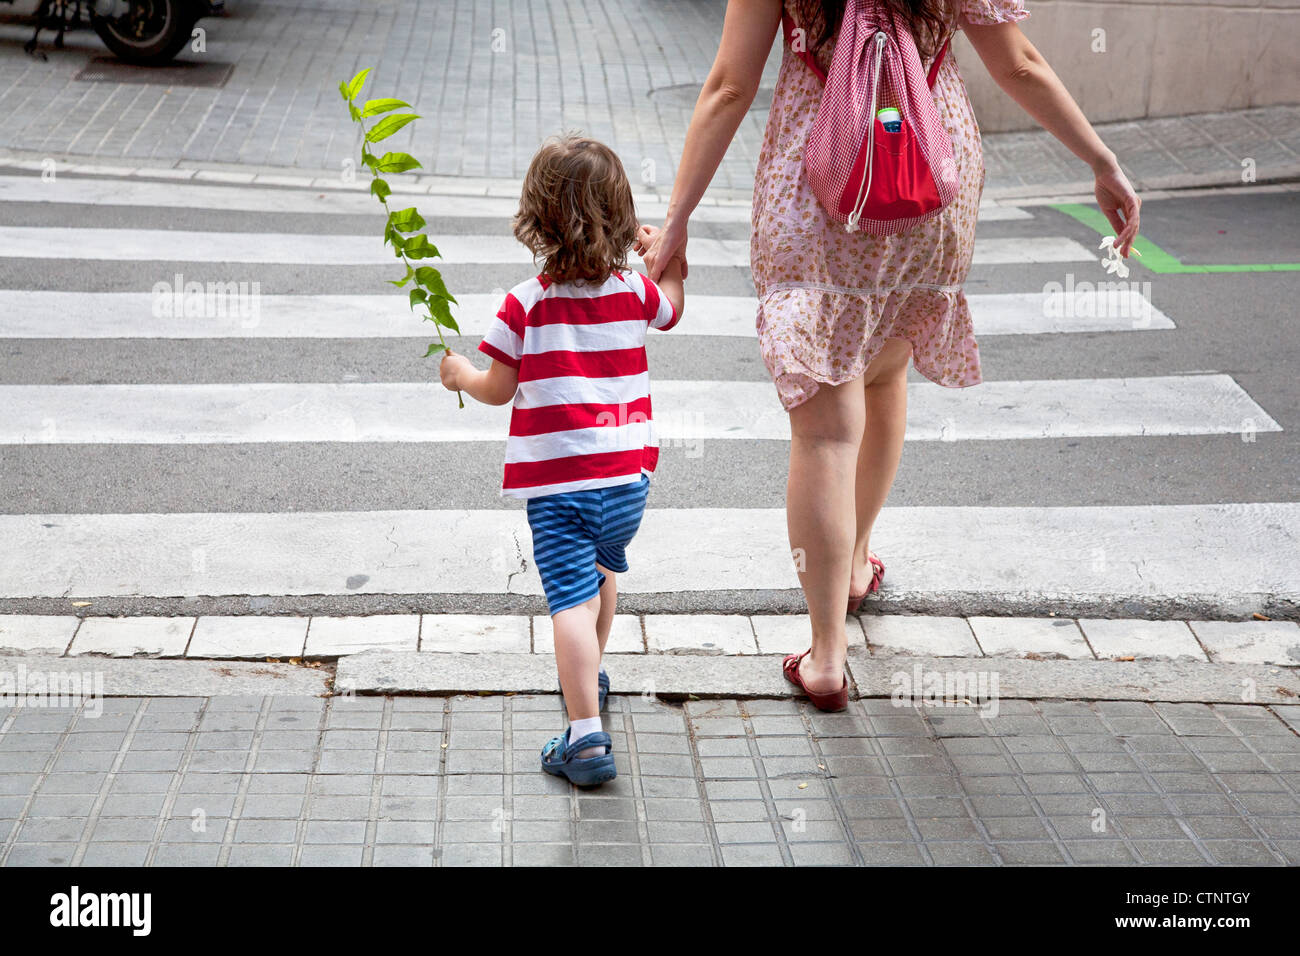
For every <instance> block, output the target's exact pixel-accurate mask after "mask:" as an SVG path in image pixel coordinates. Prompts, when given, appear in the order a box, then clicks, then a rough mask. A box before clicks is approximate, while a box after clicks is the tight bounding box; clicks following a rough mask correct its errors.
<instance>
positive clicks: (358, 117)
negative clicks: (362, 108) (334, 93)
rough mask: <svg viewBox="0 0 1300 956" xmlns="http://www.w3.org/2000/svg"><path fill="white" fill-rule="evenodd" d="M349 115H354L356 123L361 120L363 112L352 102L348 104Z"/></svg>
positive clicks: (353, 119) (353, 118)
mask: <svg viewBox="0 0 1300 956" xmlns="http://www.w3.org/2000/svg"><path fill="white" fill-rule="evenodd" d="M348 115H349V116H351V117H352V121H353V122H354V123H360V122H361V113H360V112H359V111H358V110H357V108H356V107H355V106H353V105H352V104H351V103H349V104H348Z"/></svg>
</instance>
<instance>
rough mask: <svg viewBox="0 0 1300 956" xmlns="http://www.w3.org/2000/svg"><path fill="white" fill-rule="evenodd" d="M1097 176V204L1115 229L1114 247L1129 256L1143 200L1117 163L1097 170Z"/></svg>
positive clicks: (1136, 231) (1136, 233) (1123, 254)
mask: <svg viewBox="0 0 1300 956" xmlns="http://www.w3.org/2000/svg"><path fill="white" fill-rule="evenodd" d="M1096 177H1097V188H1096V194H1097V205H1098V206H1099V207H1100V208H1101V211H1102V213H1103V214H1104V215H1105V216H1106V220H1107V221H1108V222H1109V223H1110V224H1111V227H1112V228H1114V230H1115V248H1116V249H1118V250H1119V254H1120V255H1121V256H1123V257H1124V258H1128V254H1129V250H1130V249H1131V248H1132V247H1133V240H1134V239H1136V238H1137V235H1138V225H1139V220H1140V218H1141V215H1140V210H1141V208H1142V200H1141V199H1139V198H1138V194H1137V193H1136V192H1134V190H1133V185H1132V184H1131V183H1130V182H1129V181H1128V177H1127V176H1125V175H1124V172H1123V170H1121V169H1120V168H1119V163H1111V164H1110V165H1108V166H1105V167H1103V168H1101V169H1099V170H1097V171H1096Z"/></svg>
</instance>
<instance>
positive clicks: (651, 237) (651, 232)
mask: <svg viewBox="0 0 1300 956" xmlns="http://www.w3.org/2000/svg"><path fill="white" fill-rule="evenodd" d="M661 232H663V230H662V229H660V228H659V227H658V226H645V225H642V226H637V229H636V240H635V241H634V242H633V243H632V250H633V251H634V252H635V253H636V254H637V255H638V256H641V257H642V258H645V254H646V252H648V251H649V249H650V247H651V246H652V245H653V244H654V241H655V238H656V237H657V236H658V235H659V233H661ZM673 259H676V260H677V261H679V262H680V263H681V264H682V275H683V276H685V275H686V254H685V253H684V252H675V253H673V255H672V258H670V259H669V260H668V261H669V262H672V261H673Z"/></svg>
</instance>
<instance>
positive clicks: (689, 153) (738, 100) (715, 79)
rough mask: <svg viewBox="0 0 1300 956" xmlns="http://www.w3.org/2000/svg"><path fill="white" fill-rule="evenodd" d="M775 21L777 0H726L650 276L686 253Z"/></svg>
mask: <svg viewBox="0 0 1300 956" xmlns="http://www.w3.org/2000/svg"><path fill="white" fill-rule="evenodd" d="M780 23H781V0H730V2H729V3H728V4H727V15H726V18H725V19H724V20H723V23H722V42H721V43H720V44H719V46H718V55H717V57H716V58H715V59H714V61H713V68H712V69H711V70H709V76H708V79H706V80H705V81H704V87H703V89H701V90H700V97H699V99H698V100H696V102H695V112H694V113H692V114H691V125H690V127H689V128H688V129H687V131H686V144H685V146H684V147H683V149H682V158H681V162H680V163H678V166H677V178H676V179H675V180H673V191H672V196H671V197H670V198H669V200H668V211H667V214H666V217H665V219H664V226H663V230H662V231H661V232H660V233H659V235H658V236H656V237H655V241H654V242H653V243H652V244H651V246H650V249H649V251H647V253H646V255H645V256H644V259H645V265H646V271H647V272H648V273H649V275H650V278H651V279H654V280H655V281H658V280H659V277H660V276H661V275H662V274H663V270H664V266H665V265H666V264H667V263H668V260H669V259H670V258H672V256H673V255H674V254H675V253H677V252H685V245H686V221H687V219H689V218H690V215H691V213H692V212H694V211H695V207H696V206H698V205H699V202H700V199H701V198H702V197H703V196H704V191H705V190H706V189H707V188H708V186H709V183H710V182H711V181H712V180H713V176H714V174H715V173H716V172H717V171H718V166H719V165H720V164H721V163H722V157H723V156H724V155H725V154H726V152H727V147H728V146H730V145H731V141H732V139H733V138H735V135H736V130H738V129H740V123H741V121H742V120H743V119H744V118H745V114H746V113H747V112H749V108H750V106H751V105H753V102H754V97H755V96H756V95H757V94H758V85H759V83H760V81H761V80H762V78H763V65H764V64H765V63H766V62H767V55H768V53H770V52H771V50H772V41H773V39H775V37H776V31H777V29H778V27H779V26H780Z"/></svg>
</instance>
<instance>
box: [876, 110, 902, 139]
mask: <svg viewBox="0 0 1300 956" xmlns="http://www.w3.org/2000/svg"><path fill="white" fill-rule="evenodd" d="M876 119H878V120H880V125H881V126H883V127H885V132H886V133H901V132H902V131H903V116H902V114H901V113H899V112H898V110H896V109H894V108H893V107H892V106H887V107H885V108H884V109H883V110H878V111H877V112H876Z"/></svg>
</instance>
